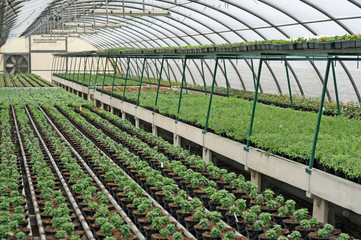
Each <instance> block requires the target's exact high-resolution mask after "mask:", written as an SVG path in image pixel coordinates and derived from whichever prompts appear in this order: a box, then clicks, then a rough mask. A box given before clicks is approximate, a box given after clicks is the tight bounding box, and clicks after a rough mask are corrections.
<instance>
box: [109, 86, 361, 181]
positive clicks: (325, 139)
mask: <svg viewBox="0 0 361 240" xmlns="http://www.w3.org/2000/svg"><path fill="white" fill-rule="evenodd" d="M105 93H106V92H105ZM122 93H123V92H122V91H121V90H119V91H114V93H113V97H116V98H119V99H121V98H122V96H123V94H122ZM155 95H156V89H155V88H142V91H141V95H140V105H141V106H143V107H145V108H149V109H153V108H154V102H155ZM125 96H126V100H127V101H129V102H131V103H135V102H136V101H137V96H138V91H134V90H130V91H129V90H128V89H127V90H126V95H125ZM178 101H179V93H178V92H177V91H169V90H167V89H163V90H162V91H160V95H159V100H158V105H157V107H156V108H155V109H156V111H157V112H159V113H160V114H163V115H165V116H168V117H171V118H176V117H178V118H179V120H180V121H183V122H185V123H187V124H191V125H193V126H196V127H200V128H203V127H204V125H205V120H206V114H207V108H208V103H209V98H208V97H207V96H202V95H197V94H184V95H183V98H182V105H181V111H180V114H179V115H178V114H177V107H178ZM252 104H253V103H252V102H249V101H246V100H243V99H236V98H214V99H213V103H212V108H211V115H210V120H209V129H208V130H209V131H210V132H214V133H216V134H218V135H220V136H224V137H227V138H230V139H232V140H236V141H239V142H241V143H245V142H246V140H247V136H248V130H249V121H250V116H251V113H252ZM316 119H317V114H316V113H312V112H303V111H294V110H291V109H284V108H278V107H274V106H266V105H263V104H259V105H258V106H257V112H256V116H255V124H254V128H253V134H252V136H251V141H252V145H253V146H255V147H258V148H261V149H263V150H266V151H267V152H269V153H273V154H278V155H281V156H284V157H287V158H290V159H293V160H295V161H297V162H302V163H305V164H306V165H308V159H309V157H310V156H311V148H312V142H313V137H314V131H315V125H316ZM359 124H360V120H357V119H348V118H347V117H345V116H338V117H327V116H325V117H324V118H323V120H322V126H321V130H320V134H319V141H318V146H317V152H316V159H317V161H316V164H315V167H317V168H319V169H321V170H324V171H327V172H329V173H332V174H337V175H338V176H340V177H345V178H347V179H348V180H351V181H354V182H357V183H358V182H360V183H361V178H360V177H361V161H360V157H361V152H360V151H358V150H357V149H358V145H359V144H358V141H359V140H360V138H359V136H360V133H361V132H360V131H361V129H360V128H359V127H358V126H359ZM349 149H355V150H353V151H352V152H350V151H349Z"/></svg>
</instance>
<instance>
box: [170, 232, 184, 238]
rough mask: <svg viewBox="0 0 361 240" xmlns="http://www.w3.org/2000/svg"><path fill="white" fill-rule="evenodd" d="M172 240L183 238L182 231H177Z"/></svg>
mask: <svg viewBox="0 0 361 240" xmlns="http://www.w3.org/2000/svg"><path fill="white" fill-rule="evenodd" d="M172 240H183V234H182V233H180V232H175V233H174V234H173V236H172Z"/></svg>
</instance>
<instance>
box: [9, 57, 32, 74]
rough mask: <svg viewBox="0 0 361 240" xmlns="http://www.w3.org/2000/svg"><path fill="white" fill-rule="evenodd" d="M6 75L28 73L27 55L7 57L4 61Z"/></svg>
mask: <svg viewBox="0 0 361 240" xmlns="http://www.w3.org/2000/svg"><path fill="white" fill-rule="evenodd" d="M4 64H5V67H4V70H5V72H6V73H9V74H13V73H28V72H29V63H28V56H27V55H7V56H5V61H4Z"/></svg>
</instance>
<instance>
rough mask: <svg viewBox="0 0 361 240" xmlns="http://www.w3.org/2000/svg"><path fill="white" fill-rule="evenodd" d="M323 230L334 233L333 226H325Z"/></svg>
mask: <svg viewBox="0 0 361 240" xmlns="http://www.w3.org/2000/svg"><path fill="white" fill-rule="evenodd" d="M323 228H324V229H325V230H326V232H327V233H332V232H333V226H332V225H331V224H325V226H323Z"/></svg>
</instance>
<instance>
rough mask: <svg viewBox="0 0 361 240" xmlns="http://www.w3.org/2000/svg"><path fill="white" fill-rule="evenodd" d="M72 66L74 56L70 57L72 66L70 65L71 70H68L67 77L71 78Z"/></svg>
mask: <svg viewBox="0 0 361 240" xmlns="http://www.w3.org/2000/svg"><path fill="white" fill-rule="evenodd" d="M71 66H73V58H72V57H71V58H70V66H69V71H68V75H67V78H70V75H71Z"/></svg>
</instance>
